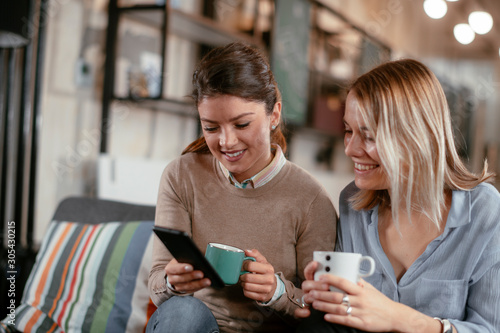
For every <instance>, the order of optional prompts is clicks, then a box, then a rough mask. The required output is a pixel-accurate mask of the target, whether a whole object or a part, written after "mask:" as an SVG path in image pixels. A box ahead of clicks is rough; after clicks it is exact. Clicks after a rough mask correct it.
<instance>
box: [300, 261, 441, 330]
mask: <svg viewBox="0 0 500 333" xmlns="http://www.w3.org/2000/svg"><path fill="white" fill-rule="evenodd" d="M316 268H317V262H312V263H309V264H308V265H307V266H306V268H305V270H304V273H305V276H306V279H307V280H306V281H304V282H303V283H302V289H303V290H304V292H305V295H304V299H303V300H304V302H305V303H308V304H310V306H311V307H312V308H314V309H316V310H318V311H321V312H324V313H325V316H324V319H325V320H326V321H328V322H331V323H335V324H340V325H345V326H350V327H353V328H357V329H360V330H363V331H369V332H392V331H399V330H401V329H404V330H405V331H408V332H412V331H415V332H419V331H420V332H422V331H425V332H439V328H440V326H439V325H440V324H439V322H437V321H436V320H434V319H432V318H431V317H428V316H426V315H424V314H422V313H420V312H418V311H416V310H414V309H411V308H410V307H407V306H406V305H403V304H400V303H397V302H394V301H393V300H391V299H389V298H387V297H386V296H385V295H384V294H382V293H381V292H380V291H378V290H377V289H376V288H375V287H373V286H372V285H371V284H369V283H367V282H365V281H363V280H361V281H359V282H358V283H357V284H355V283H352V282H351V281H349V280H346V279H343V278H341V277H338V276H334V275H331V274H324V275H321V277H320V278H319V281H314V280H313V275H314V271H315V270H316ZM330 286H333V287H335V288H338V289H340V290H344V291H345V293H339V292H334V291H330V290H329V287H330ZM345 296H347V298H345ZM348 307H350V308H351V310H350V313H348V311H347V309H348ZM309 314H310V312H309V309H299V310H296V311H295V316H296V317H299V318H305V317H307V316H309Z"/></svg>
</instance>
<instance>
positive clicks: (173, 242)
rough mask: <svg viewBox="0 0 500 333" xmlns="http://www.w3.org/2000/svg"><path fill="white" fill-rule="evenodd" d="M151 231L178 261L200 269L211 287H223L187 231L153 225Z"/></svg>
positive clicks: (222, 282) (220, 280) (215, 272)
mask: <svg viewBox="0 0 500 333" xmlns="http://www.w3.org/2000/svg"><path fill="white" fill-rule="evenodd" d="M153 231H154V232H155V233H156V235H157V236H158V238H160V240H161V241H162V242H163V245H165V246H166V248H167V249H168V250H169V251H170V253H171V254H172V255H173V256H174V258H175V259H176V260H177V261H178V262H180V263H186V264H190V265H192V266H193V268H194V269H195V270H200V271H202V272H203V274H204V275H205V277H206V278H209V279H210V281H211V282H212V284H211V287H214V288H218V289H219V288H222V287H224V281H222V279H221V277H220V276H219V274H218V273H217V271H216V270H215V269H214V268H213V267H212V265H211V264H210V263H209V262H208V260H207V259H206V258H205V256H204V255H203V253H201V251H200V249H199V248H198V247H197V246H196V244H195V243H194V242H193V240H192V239H191V237H189V235H188V234H187V233H185V232H183V231H180V230H175V229H167V228H162V227H158V226H154V227H153Z"/></svg>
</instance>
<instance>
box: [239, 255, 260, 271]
mask: <svg viewBox="0 0 500 333" xmlns="http://www.w3.org/2000/svg"><path fill="white" fill-rule="evenodd" d="M245 260H252V261H257V259H255V258H254V257H244V258H243V261H245ZM245 273H250V272H247V271H241V272H240V275H243V274H245Z"/></svg>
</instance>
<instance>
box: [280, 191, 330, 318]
mask: <svg viewBox="0 0 500 333" xmlns="http://www.w3.org/2000/svg"><path fill="white" fill-rule="evenodd" d="M337 219H338V216H337V212H336V210H335V207H334V206H333V203H332V201H331V199H330V197H329V195H328V193H327V192H326V190H324V189H323V188H321V190H320V191H319V193H318V194H317V196H316V197H315V198H314V200H313V201H312V202H311V204H310V206H309V208H308V210H307V211H306V212H305V214H304V219H303V221H301V223H300V229H299V230H298V235H297V236H298V237H297V245H296V254H297V263H296V266H297V281H296V282H295V283H294V282H293V281H290V280H287V279H286V278H285V277H284V276H283V274H282V273H281V272H279V273H278V274H279V276H280V278H281V280H282V281H283V282H284V284H285V288H286V291H285V293H284V294H283V295H282V296H281V297H280V298H279V299H278V300H277V301H276V302H275V303H273V304H272V305H271V308H273V309H274V310H276V311H278V312H280V313H282V314H285V315H292V316H293V313H294V311H295V310H296V309H297V308H299V307H300V304H301V299H302V296H303V294H304V292H303V291H302V289H301V288H300V285H301V284H302V281H304V279H305V278H304V268H305V267H306V266H307V264H308V263H309V262H311V261H312V258H313V252H314V251H333V250H334V247H335V230H336V226H337Z"/></svg>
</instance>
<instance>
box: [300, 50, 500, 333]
mask: <svg viewBox="0 0 500 333" xmlns="http://www.w3.org/2000/svg"><path fill="white" fill-rule="evenodd" d="M344 123H345V137H344V144H345V153H346V155H347V156H348V157H350V158H351V159H352V161H353V165H354V173H355V180H354V182H353V183H351V184H350V185H348V186H347V187H346V188H345V189H344V191H343V192H342V193H341V197H340V205H339V207H340V209H339V213H340V220H339V226H338V230H337V234H338V237H337V243H336V250H337V251H341V252H355V253H361V254H362V255H363V256H371V257H372V258H373V259H374V260H375V263H376V269H375V273H374V274H373V275H371V276H370V277H366V278H364V280H361V281H359V282H358V283H357V284H355V283H352V282H350V281H347V280H345V279H342V278H339V277H337V276H333V275H331V274H325V275H322V276H321V278H320V279H319V281H314V280H313V274H314V271H315V269H316V267H317V263H316V262H312V263H311V264H310V265H308V266H307V267H306V270H305V275H306V278H307V281H305V282H304V283H303V284H302V287H303V289H304V290H305V291H306V292H307V293H306V295H305V296H304V301H305V302H306V303H309V304H310V306H311V308H312V309H313V310H315V311H317V312H314V314H313V316H312V319H308V320H305V321H304V322H303V324H302V325H303V326H302V328H301V330H300V332H357V330H363V331H368V332H426V333H433V332H435V333H451V332H460V333H465V332H492V333H493V332H499V331H500V316H498V314H499V313H500V288H499V287H498V281H500V223H499V219H500V195H499V193H498V191H497V190H496V189H495V188H494V187H493V186H492V185H491V184H488V183H487V182H488V181H489V180H491V178H492V176H493V175H492V174H491V173H489V172H488V170H487V164H486V163H485V165H484V168H483V170H482V172H481V173H479V174H474V173H472V172H470V171H469V170H468V169H467V168H466V167H465V165H464V163H463V162H462V161H461V160H460V158H459V156H458V154H457V150H456V148H455V143H454V136H453V131H452V126H451V119H450V111H449V109H448V104H447V101H446V97H445V94H444V92H443V90H442V88H441V85H440V83H439V81H438V80H437V78H436V77H435V75H434V74H433V73H432V72H431V71H430V70H429V69H428V68H427V67H426V66H424V65H423V64H422V63H420V62H418V61H415V60H411V59H406V60H398V61H393V62H389V63H386V64H383V65H381V66H379V67H377V68H375V69H373V70H371V71H370V72H368V73H366V74H364V75H362V76H361V77H359V78H358V79H357V80H356V81H355V82H354V84H353V85H352V87H351V89H350V92H349V94H348V96H347V102H346V112H345V116H344ZM330 286H333V287H336V288H338V289H340V290H343V291H344V293H339V292H333V291H329V287H330ZM296 315H297V316H299V317H308V316H309V315H310V309H301V310H298V311H297V312H296Z"/></svg>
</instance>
